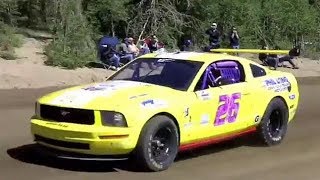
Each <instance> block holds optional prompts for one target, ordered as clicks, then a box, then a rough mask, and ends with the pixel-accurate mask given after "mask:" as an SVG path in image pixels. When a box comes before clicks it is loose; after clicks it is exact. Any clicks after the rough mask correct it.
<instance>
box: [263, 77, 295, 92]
mask: <svg viewBox="0 0 320 180" xmlns="http://www.w3.org/2000/svg"><path fill="white" fill-rule="evenodd" d="M263 86H264V87H265V88H267V89H268V90H272V91H274V92H282V91H286V90H289V88H290V87H291V83H290V82H289V80H288V78H287V77H280V78H273V79H267V80H265V81H264V84H263Z"/></svg>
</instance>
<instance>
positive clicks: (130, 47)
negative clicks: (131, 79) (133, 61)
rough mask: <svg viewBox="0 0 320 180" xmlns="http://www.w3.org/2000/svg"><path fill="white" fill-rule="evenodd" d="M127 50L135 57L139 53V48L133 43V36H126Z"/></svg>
mask: <svg viewBox="0 0 320 180" xmlns="http://www.w3.org/2000/svg"><path fill="white" fill-rule="evenodd" d="M128 51H129V52H130V53H131V54H133V56H134V58H136V57H137V56H138V55H139V54H140V50H139V48H138V47H137V46H136V45H135V44H134V42H133V38H131V37H130V38H128Z"/></svg>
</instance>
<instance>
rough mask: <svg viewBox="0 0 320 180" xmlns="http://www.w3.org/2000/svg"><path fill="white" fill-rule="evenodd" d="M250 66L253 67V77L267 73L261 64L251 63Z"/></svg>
mask: <svg viewBox="0 0 320 180" xmlns="http://www.w3.org/2000/svg"><path fill="white" fill-rule="evenodd" d="M250 68H251V72H252V75H253V77H255V78H256V77H262V76H265V75H266V74H267V73H266V71H265V70H264V69H263V68H261V67H259V66H256V65H254V64H250Z"/></svg>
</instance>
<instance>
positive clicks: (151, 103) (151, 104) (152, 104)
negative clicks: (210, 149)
mask: <svg viewBox="0 0 320 180" xmlns="http://www.w3.org/2000/svg"><path fill="white" fill-rule="evenodd" d="M141 106H142V107H143V108H160V107H164V106H167V102H165V101H163V100H154V99H150V100H146V101H143V102H142V103H141Z"/></svg>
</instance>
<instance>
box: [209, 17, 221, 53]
mask: <svg viewBox="0 0 320 180" xmlns="http://www.w3.org/2000/svg"><path fill="white" fill-rule="evenodd" d="M206 34H207V35H209V46H210V49H212V48H219V47H220V32H219V31H218V29H217V23H212V25H211V27H210V28H209V29H207V30H206Z"/></svg>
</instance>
